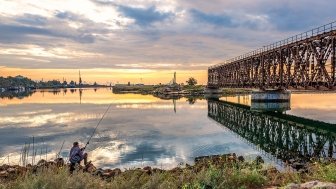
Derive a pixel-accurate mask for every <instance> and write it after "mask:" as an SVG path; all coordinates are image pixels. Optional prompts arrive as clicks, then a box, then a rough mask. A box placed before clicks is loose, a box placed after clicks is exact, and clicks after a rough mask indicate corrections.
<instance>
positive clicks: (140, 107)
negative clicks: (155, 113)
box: [116, 102, 206, 109]
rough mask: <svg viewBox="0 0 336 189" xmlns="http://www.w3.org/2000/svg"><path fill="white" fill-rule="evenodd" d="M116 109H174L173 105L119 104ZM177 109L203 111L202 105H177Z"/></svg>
mask: <svg viewBox="0 0 336 189" xmlns="http://www.w3.org/2000/svg"><path fill="white" fill-rule="evenodd" d="M116 107H117V108H124V109H130V108H131V109H174V104H173V102H171V104H121V105H117V106H116ZM178 108H194V109H204V108H206V107H204V105H196V104H195V105H193V106H188V105H179V106H178Z"/></svg>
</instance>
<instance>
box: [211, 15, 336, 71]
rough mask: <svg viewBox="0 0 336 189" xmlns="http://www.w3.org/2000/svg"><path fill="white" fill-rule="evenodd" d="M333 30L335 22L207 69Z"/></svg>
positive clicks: (335, 26)
mask: <svg viewBox="0 0 336 189" xmlns="http://www.w3.org/2000/svg"><path fill="white" fill-rule="evenodd" d="M333 30H336V21H334V22H331V23H329V24H325V25H323V26H320V27H317V28H314V29H312V30H309V31H306V32H303V33H300V34H297V35H294V36H292V37H289V38H287V39H284V40H281V41H277V42H275V43H272V44H270V45H266V46H264V47H262V48H259V49H256V50H254V51H251V52H248V53H246V54H243V55H240V56H237V57H234V58H231V59H229V60H225V61H224V62H222V63H219V64H216V65H213V66H210V67H209V68H210V69H211V68H216V67H219V66H222V65H224V64H229V63H232V62H235V61H238V60H241V59H245V58H248V57H251V56H254V55H257V54H260V53H262V52H266V51H269V50H272V49H276V48H279V47H282V46H285V45H288V44H291V43H295V42H298V41H302V40H305V39H309V38H311V37H314V36H317V35H320V34H323V33H326V32H331V31H333Z"/></svg>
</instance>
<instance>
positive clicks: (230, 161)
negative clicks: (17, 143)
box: [0, 154, 336, 189]
mask: <svg viewBox="0 0 336 189" xmlns="http://www.w3.org/2000/svg"><path fill="white" fill-rule="evenodd" d="M83 170H85V171H84V172H83ZM5 174H6V175H5ZM0 179H1V180H0V188H1V189H4V188H13V189H14V188H27V189H30V188H50V189H54V188H55V189H56V188H57V189H62V188H75V189H76V188H81V189H82V188H90V189H91V188H278V187H285V186H286V187H289V188H301V187H300V184H302V185H301V186H308V185H310V186H315V187H316V185H318V184H319V186H322V184H324V185H328V186H331V187H329V188H333V187H334V188H335V187H336V185H335V184H332V183H328V182H334V183H335V182H336V163H335V162H332V161H328V162H319V163H312V164H310V165H309V168H308V169H307V170H306V171H304V172H293V171H289V170H287V171H284V172H279V171H277V170H276V169H275V168H272V167H267V166H265V165H263V160H262V159H261V158H260V157H257V158H256V159H255V160H254V161H251V162H245V161H244V158H243V157H242V156H239V157H237V156H236V155H235V154H227V155H219V156H206V157H199V158H196V159H195V164H194V165H183V166H182V165H181V166H178V167H176V168H174V169H171V170H162V169H158V168H152V167H144V168H135V169H129V170H124V171H121V170H120V169H118V168H116V169H105V170H103V169H96V168H95V167H94V166H93V165H92V164H90V166H87V167H78V171H76V172H75V173H74V174H73V175H71V176H70V175H69V173H68V168H67V166H66V165H63V164H62V161H57V162H40V163H39V164H38V165H37V166H28V167H19V166H6V165H3V166H0ZM316 180H319V181H322V182H323V183H321V182H316ZM308 181H314V182H311V183H306V184H303V183H305V182H308ZM296 183H297V184H296ZM306 188H312V187H306Z"/></svg>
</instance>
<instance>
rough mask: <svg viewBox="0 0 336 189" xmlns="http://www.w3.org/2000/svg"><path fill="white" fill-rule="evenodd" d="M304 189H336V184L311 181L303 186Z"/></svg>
mask: <svg viewBox="0 0 336 189" xmlns="http://www.w3.org/2000/svg"><path fill="white" fill-rule="evenodd" d="M301 188H303V189H336V184H334V183H330V182H320V181H311V182H306V183H303V184H301Z"/></svg>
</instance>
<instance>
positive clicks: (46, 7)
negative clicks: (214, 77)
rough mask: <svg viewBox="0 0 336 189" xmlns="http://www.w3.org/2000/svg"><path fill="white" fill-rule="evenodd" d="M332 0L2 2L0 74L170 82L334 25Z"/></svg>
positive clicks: (202, 79)
mask: <svg viewBox="0 0 336 189" xmlns="http://www.w3.org/2000/svg"><path fill="white" fill-rule="evenodd" d="M335 6H336V1H333V0H319V1H316V0H296V1H293V0H155V1H149V0H57V1H55V0H43V1H41V0H0V76H9V75H11V76H15V75H19V74H20V75H24V76H27V77H30V78H32V79H34V80H41V79H42V78H43V79H44V80H48V79H58V80H62V79H63V78H65V79H66V80H78V70H79V69H80V70H81V72H82V77H83V80H84V81H86V82H88V83H90V82H91V83H92V82H94V81H97V82H99V83H109V82H112V83H126V82H128V81H130V82H132V83H147V84H157V83H168V82H169V81H170V80H171V79H172V77H173V73H174V72H175V71H176V72H177V81H178V82H185V81H186V80H187V78H189V77H195V78H196V79H197V80H198V81H199V83H202V84H206V82H207V67H209V66H211V65H214V64H217V63H220V62H223V61H224V60H226V59H229V58H232V57H235V56H238V55H241V54H243V53H246V52H249V51H251V50H254V49H257V48H260V47H262V46H264V45H267V44H270V43H273V42H275V41H278V40H282V39H285V38H287V37H290V36H292V35H294V34H298V33H301V32H304V31H307V30H309V29H312V28H315V27H318V26H320V25H323V24H326V23H329V22H332V21H334V20H335V15H336V14H335V10H334V7H335Z"/></svg>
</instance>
